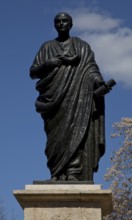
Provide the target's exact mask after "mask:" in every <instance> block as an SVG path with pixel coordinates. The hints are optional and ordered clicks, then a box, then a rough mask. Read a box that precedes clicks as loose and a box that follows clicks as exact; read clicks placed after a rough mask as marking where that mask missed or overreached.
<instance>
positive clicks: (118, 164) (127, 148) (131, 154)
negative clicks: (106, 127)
mask: <svg viewBox="0 0 132 220" xmlns="http://www.w3.org/2000/svg"><path fill="white" fill-rule="evenodd" d="M113 126H114V129H115V133H114V134H113V135H112V137H113V138H119V139H120V140H121V146H120V148H119V149H118V150H117V151H114V152H113V155H112V157H111V168H109V169H108V170H107V173H106V175H105V179H106V181H109V182H110V184H111V185H110V188H111V190H112V194H113V212H112V213H111V215H109V216H107V217H105V220H131V219H132V185H131V184H132V177H131V170H132V118H122V119H121V121H120V122H118V123H115V124H114V125H113Z"/></svg>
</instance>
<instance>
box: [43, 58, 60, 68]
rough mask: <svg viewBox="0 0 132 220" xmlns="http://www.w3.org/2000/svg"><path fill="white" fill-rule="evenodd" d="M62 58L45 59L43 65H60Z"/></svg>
mask: <svg viewBox="0 0 132 220" xmlns="http://www.w3.org/2000/svg"><path fill="white" fill-rule="evenodd" d="M62 62H63V61H62V60H61V59H60V58H58V57H55V58H51V59H49V60H47V61H46V63H45V65H46V66H47V67H60V66H61V65H62Z"/></svg>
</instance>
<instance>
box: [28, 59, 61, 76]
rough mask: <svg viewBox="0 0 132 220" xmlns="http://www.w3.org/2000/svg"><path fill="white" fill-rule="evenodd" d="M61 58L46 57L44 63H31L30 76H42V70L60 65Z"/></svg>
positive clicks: (45, 70) (48, 69)
mask: <svg viewBox="0 0 132 220" xmlns="http://www.w3.org/2000/svg"><path fill="white" fill-rule="evenodd" d="M62 62H63V61H62V60H61V59H60V58H58V57H54V58H51V59H48V60H47V61H45V62H44V63H42V64H40V65H36V64H34V65H32V66H31V68H30V77H31V78H32V79H37V78H42V77H43V74H44V72H47V71H50V70H53V69H54V68H56V67H60V66H61V65H62Z"/></svg>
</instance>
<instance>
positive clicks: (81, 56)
mask: <svg viewBox="0 0 132 220" xmlns="http://www.w3.org/2000/svg"><path fill="white" fill-rule="evenodd" d="M54 25H55V28H56V30H57V32H58V37H57V38H56V39H54V40H51V41H47V42H45V43H44V44H43V45H42V46H41V48H40V50H39V52H38V53H37V55H36V57H35V59H34V62H33V64H32V66H31V68H30V76H31V78H32V79H37V78H38V79H39V81H38V82H37V83H36V89H37V91H38V92H39V96H38V98H37V100H36V104H35V105H36V111H37V112H39V113H40V114H41V116H42V119H43V120H44V129H45V132H46V134H47V143H46V150H45V153H46V156H47V159H48V163H47V165H48V167H49V169H50V172H51V180H53V181H91V182H92V181H93V173H94V172H97V170H98V163H99V160H100V158H101V157H102V156H103V154H104V152H105V128H104V97H103V96H95V95H94V91H95V90H96V89H98V88H99V87H100V86H101V85H103V86H105V88H106V90H107V91H108V90H109V89H110V88H108V86H107V85H106V84H105V82H104V80H103V77H102V76H101V73H100V71H99V68H98V66H97V64H96V62H95V59H94V53H93V51H92V50H91V48H90V46H89V44H88V43H86V42H85V41H83V40H81V39H80V38H78V37H71V36H70V35H69V32H70V29H71V28H72V18H71V16H70V15H69V14H67V13H64V12H61V13H59V14H57V15H56V17H55V19H54Z"/></svg>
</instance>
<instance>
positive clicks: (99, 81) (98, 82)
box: [95, 77, 105, 88]
mask: <svg viewBox="0 0 132 220" xmlns="http://www.w3.org/2000/svg"><path fill="white" fill-rule="evenodd" d="M103 85H104V86H105V81H104V80H103V79H101V78H99V77H96V78H95V87H96V88H99V87H100V86H103Z"/></svg>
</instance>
